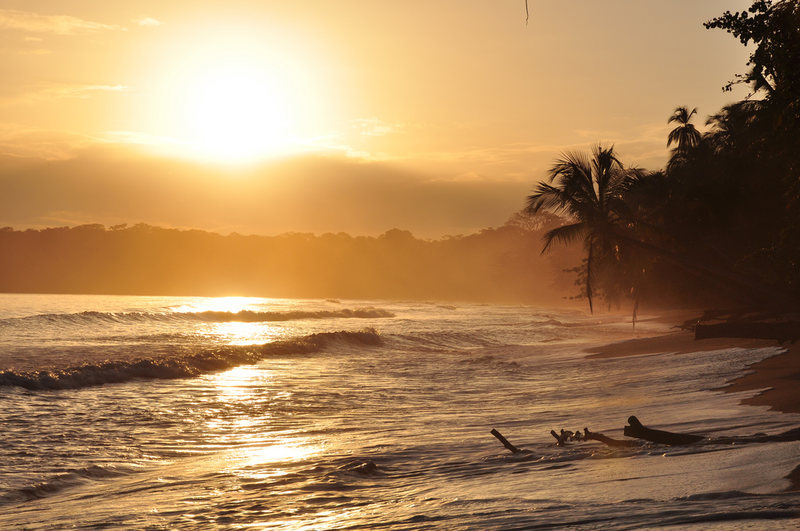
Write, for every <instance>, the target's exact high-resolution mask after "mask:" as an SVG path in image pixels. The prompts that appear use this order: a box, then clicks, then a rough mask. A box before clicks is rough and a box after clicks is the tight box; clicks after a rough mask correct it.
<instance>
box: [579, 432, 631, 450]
mask: <svg viewBox="0 0 800 531" xmlns="http://www.w3.org/2000/svg"><path fill="white" fill-rule="evenodd" d="M583 431H584V435H583V438H584V440H593V441H600V442H601V443H603V444H607V445H608V446H626V447H629V446H638V445H639V443H638V442H637V441H625V440H619V439H612V438H611V437H606V436H605V435H603V434H602V433H595V432H593V431H589V428H584V429H583Z"/></svg>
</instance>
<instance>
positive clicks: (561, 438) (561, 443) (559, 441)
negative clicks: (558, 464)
mask: <svg viewBox="0 0 800 531" xmlns="http://www.w3.org/2000/svg"><path fill="white" fill-rule="evenodd" d="M561 432H562V434H561V435H559V434H558V433H556V430H550V435H552V436H553V437H555V438H556V446H564V445H565V444H566V443H567V438H566V437H564V435H563V432H564V430H561Z"/></svg>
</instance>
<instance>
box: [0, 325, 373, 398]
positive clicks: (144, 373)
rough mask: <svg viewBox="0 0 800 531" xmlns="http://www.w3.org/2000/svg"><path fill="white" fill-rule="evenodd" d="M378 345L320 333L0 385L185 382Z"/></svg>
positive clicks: (31, 375)
mask: <svg viewBox="0 0 800 531" xmlns="http://www.w3.org/2000/svg"><path fill="white" fill-rule="evenodd" d="M382 343H383V340H382V338H381V336H380V334H379V333H378V332H377V331H376V330H374V329H372V328H367V329H364V330H361V331H346V330H341V331H338V332H320V333H316V334H310V335H307V336H303V337H299V338H294V339H288V340H282V341H275V342H272V343H266V344H263V345H247V346H226V347H221V348H217V349H213V350H205V351H201V352H197V353H194V354H188V355H178V356H172V357H170V356H166V357H158V358H140V359H135V360H130V361H129V360H115V361H105V362H102V363H97V364H84V365H79V366H75V367H67V368H65V369H58V370H39V371H14V370H5V371H0V386H14V387H23V388H25V389H28V390H32V391H38V390H56V389H79V388H83V387H92V386H97V385H104V384H110V383H122V382H127V381H130V380H138V379H147V380H155V379H176V378H190V377H196V376H199V375H201V374H206V373H211V372H218V371H223V370H226V369H230V368H233V367H236V366H238V365H247V364H252V363H257V362H258V361H261V360H263V359H266V358H271V357H282V356H289V355H302V354H311V353H315V352H319V351H321V350H322V349H324V348H326V347H328V346H333V345H336V344H346V345H362V346H378V345H381V344H382Z"/></svg>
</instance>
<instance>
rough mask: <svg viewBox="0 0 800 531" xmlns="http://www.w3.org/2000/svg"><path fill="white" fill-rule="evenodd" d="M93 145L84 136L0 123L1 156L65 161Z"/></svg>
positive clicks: (89, 139) (90, 140)
mask: <svg viewBox="0 0 800 531" xmlns="http://www.w3.org/2000/svg"><path fill="white" fill-rule="evenodd" d="M92 143H93V140H92V139H91V138H89V137H86V136H84V135H78V134H73V133H65V132H62V131H52V130H46V129H37V128H32V127H26V126H24V125H22V124H16V123H0V155H4V156H10V157H15V158H35V159H44V160H65V159H70V158H72V157H73V156H74V155H75V153H76V152H77V151H78V150H80V149H82V148H85V147H86V146H88V145H91V144H92Z"/></svg>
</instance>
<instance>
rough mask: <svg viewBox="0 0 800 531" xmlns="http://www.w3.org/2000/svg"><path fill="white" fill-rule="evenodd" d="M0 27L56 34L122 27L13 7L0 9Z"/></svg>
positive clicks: (73, 33) (72, 33)
mask: <svg viewBox="0 0 800 531" xmlns="http://www.w3.org/2000/svg"><path fill="white" fill-rule="evenodd" d="M0 28H4V29H11V30H18V31H29V32H32V33H54V34H56V35H75V34H78V33H83V32H95V31H107V30H118V29H122V28H121V27H120V26H116V25H112V24H103V23H100V22H93V21H91V20H84V19H81V18H78V17H73V16H69V15H41V14H39V13H33V12H30V11H17V10H13V9H0Z"/></svg>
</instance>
